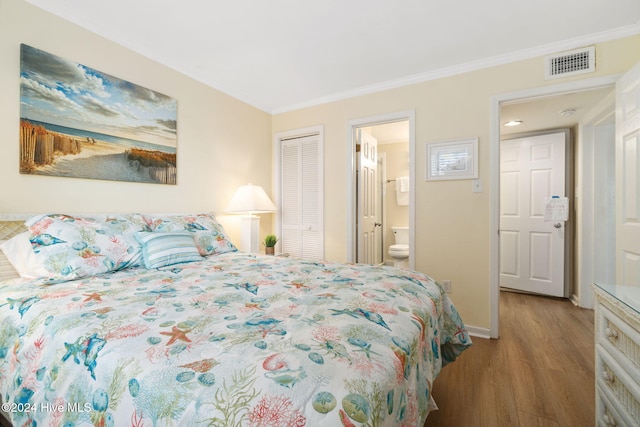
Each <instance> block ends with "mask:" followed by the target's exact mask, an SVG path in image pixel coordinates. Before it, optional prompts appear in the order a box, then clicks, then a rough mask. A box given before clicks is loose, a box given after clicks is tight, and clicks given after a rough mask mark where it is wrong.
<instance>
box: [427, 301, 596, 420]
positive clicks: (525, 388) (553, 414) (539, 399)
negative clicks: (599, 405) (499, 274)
mask: <svg viewBox="0 0 640 427" xmlns="http://www.w3.org/2000/svg"><path fill="white" fill-rule="evenodd" d="M454 302H455V301H454ZM463 320H464V319H463ZM472 340H473V346H472V347H471V348H469V349H468V350H466V351H465V352H464V353H462V355H461V356H460V357H459V359H458V360H457V361H455V362H454V363H452V364H450V365H447V366H446V367H444V368H443V370H442V372H441V373H440V376H439V377H438V378H437V379H436V381H435V385H434V390H433V397H434V399H435V401H436V403H437V404H438V407H439V408H440V409H439V410H437V411H433V412H432V413H431V414H429V417H428V418H427V422H426V423H425V427H438V426H442V427H445V426H446V427H473V426H481V427H484V426H486V427H498V426H508V427H518V426H522V427H528V426H545V427H547V426H558V427H573V426H576V427H589V426H593V425H595V386H594V338H593V311H592V310H587V309H582V308H578V307H576V306H574V305H573V304H572V303H571V302H570V301H568V300H565V299H558V298H547V297H541V296H533V295H527V294H519V293H512V292H504V291H503V292H501V293H500V338H499V339H497V340H486V339H481V338H473V337H472Z"/></svg>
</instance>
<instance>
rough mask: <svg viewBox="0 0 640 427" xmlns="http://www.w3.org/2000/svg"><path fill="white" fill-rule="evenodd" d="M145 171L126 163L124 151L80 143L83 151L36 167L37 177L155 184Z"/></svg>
mask: <svg viewBox="0 0 640 427" xmlns="http://www.w3.org/2000/svg"><path fill="white" fill-rule="evenodd" d="M145 169H146V168H143V167H139V166H138V165H137V164H136V163H135V162H130V161H129V160H127V154H126V152H125V149H124V148H123V147H119V146H117V145H114V144H109V143H108V142H102V141H96V142H95V143H87V142H82V151H81V152H80V153H78V154H67V155H64V156H60V157H57V158H56V159H55V160H54V162H53V163H52V164H50V165H44V166H38V167H37V168H36V169H35V170H34V171H33V172H32V173H34V174H38V175H51V176H68V177H75V178H93V179H107V180H112V179H114V178H116V179H117V180H119V181H132V182H155V181H154V180H153V179H152V178H151V177H150V176H149V172H148V171H147V170H145Z"/></svg>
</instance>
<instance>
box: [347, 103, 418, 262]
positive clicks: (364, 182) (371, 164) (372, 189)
mask: <svg viewBox="0 0 640 427" xmlns="http://www.w3.org/2000/svg"><path fill="white" fill-rule="evenodd" d="M349 134H350V153H349V154H350V156H351V160H352V161H351V162H350V164H351V168H352V170H351V173H350V175H351V182H350V183H349V189H350V191H349V193H350V194H349V197H350V200H351V203H350V205H351V206H350V218H349V234H350V236H351V242H350V251H349V254H348V260H349V261H350V262H358V263H366V264H377V265H381V264H386V265H398V266H403V267H412V266H413V262H414V261H413V251H412V249H411V248H412V247H413V245H412V244H411V243H412V241H413V233H412V232H410V230H413V209H412V201H413V194H414V193H413V188H412V187H413V186H412V185H411V184H412V182H413V175H412V174H413V161H412V159H413V156H412V152H413V147H414V144H413V135H414V132H413V111H410V112H403V113H397V114H391V115H386V116H377V117H370V118H365V119H359V120H354V121H351V122H350V123H349ZM394 231H396V233H395V234H394ZM398 235H399V236H401V237H400V238H401V239H403V240H402V248H401V249H402V250H400V249H398V248H399V247H397V246H394V245H396V236H398ZM392 246H393V247H392Z"/></svg>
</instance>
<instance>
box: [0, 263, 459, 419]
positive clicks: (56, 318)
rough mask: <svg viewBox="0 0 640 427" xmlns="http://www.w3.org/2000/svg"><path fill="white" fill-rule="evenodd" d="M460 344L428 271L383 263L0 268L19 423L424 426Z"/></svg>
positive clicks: (9, 384) (4, 354) (2, 340)
mask: <svg viewBox="0 0 640 427" xmlns="http://www.w3.org/2000/svg"><path fill="white" fill-rule="evenodd" d="M470 344H471V341H470V339H469V336H468V334H467V331H466V330H465V328H464V325H463V323H462V321H461V319H460V317H459V316H458V313H457V312H456V309H455V308H454V306H453V304H452V303H451V301H450V300H449V299H448V297H447V295H446V294H445V293H444V292H443V290H442V288H441V287H440V286H439V285H437V284H436V283H435V282H434V281H433V280H432V279H430V278H429V277H427V276H425V275H422V274H419V273H416V272H411V271H405V270H398V269H394V268H390V267H373V266H365V265H349V264H338V263H328V262H307V261H301V260H295V259H289V258H284V257H268V256H261V255H252V254H244V253H237V252H233V253H226V254H222V255H218V256H212V257H208V258H205V259H204V261H202V262H195V263H189V264H181V265H177V266H173V267H167V268H164V269H158V270H145V269H130V270H124V271H119V272H116V273H110V274H105V275H101V276H96V277H92V278H88V279H79V280H75V281H70V282H65V283H59V284H55V285H41V284H38V282H36V281H26V280H15V281H10V282H5V283H2V284H0V392H1V393H2V395H1V397H2V401H3V402H4V403H3V410H5V412H8V413H9V414H10V416H11V418H12V422H13V423H14V425H15V426H22V425H38V426H45V425H49V426H57V425H60V426H62V425H64V426H84V425H94V426H123V425H131V426H160V425H185V426H198V425H208V426H278V427H283V426H304V425H307V426H331V427H335V426H339V425H344V426H405V425H406V426H422V425H423V423H424V421H425V419H426V416H427V414H428V412H429V410H430V409H432V408H433V407H434V406H433V402H432V398H431V387H432V384H433V381H434V379H435V378H436V376H437V375H438V373H439V371H440V369H441V367H442V366H443V365H444V364H446V363H448V362H451V361H453V360H454V359H455V358H456V357H457V355H459V354H460V353H461V352H462V351H463V350H464V349H465V348H466V347H468V346H469V345H470Z"/></svg>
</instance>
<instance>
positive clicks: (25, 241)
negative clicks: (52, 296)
mask: <svg viewBox="0 0 640 427" xmlns="http://www.w3.org/2000/svg"><path fill="white" fill-rule="evenodd" d="M0 250H1V251H2V252H4V255H5V256H6V257H7V259H8V260H9V262H10V263H11V265H12V266H13V268H15V269H16V271H17V272H18V274H19V275H20V277H24V278H26V279H37V278H39V277H48V276H49V272H48V271H47V270H46V269H45V268H44V266H43V265H42V264H40V263H39V262H38V259H37V257H36V254H35V253H34V252H33V249H32V247H31V242H30V241H29V232H28V231H25V232H22V233H20V234H18V235H16V236H13V237H12V238H11V239H9V240H7V241H6V242H4V243H2V244H0Z"/></svg>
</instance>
